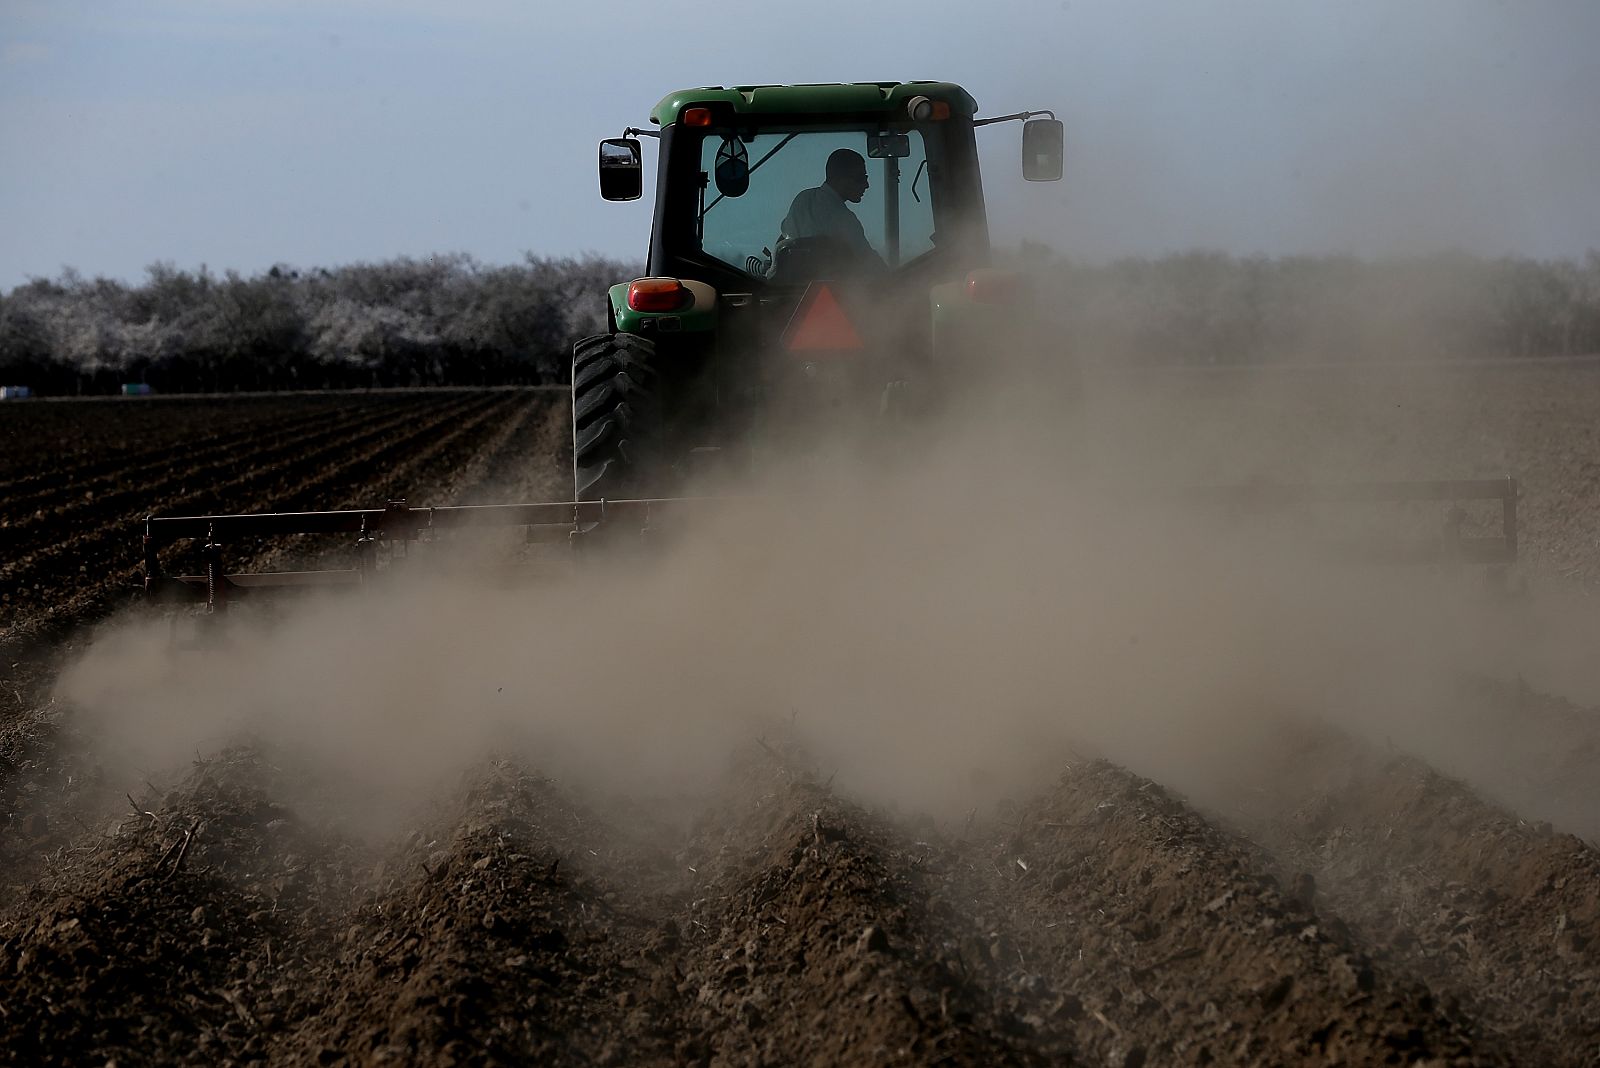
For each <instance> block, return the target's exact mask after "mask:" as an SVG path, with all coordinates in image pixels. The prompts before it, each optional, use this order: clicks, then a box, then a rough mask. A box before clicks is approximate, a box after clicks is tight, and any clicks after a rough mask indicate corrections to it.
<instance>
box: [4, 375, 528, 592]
mask: <svg viewBox="0 0 1600 1068" xmlns="http://www.w3.org/2000/svg"><path fill="white" fill-rule="evenodd" d="M503 403H505V401H504V398H499V397H495V398H474V399H471V400H467V401H464V402H463V403H462V406H461V407H462V409H464V411H460V410H458V409H457V408H455V407H454V406H452V407H451V408H450V409H444V410H441V411H439V412H436V413H433V414H432V415H431V416H430V417H429V418H428V420H427V421H426V422H416V421H413V420H412V419H411V417H410V416H409V415H402V416H398V417H395V418H393V419H388V420H385V421H384V422H383V423H381V424H379V425H378V426H376V427H367V428H364V429H362V430H361V431H359V432H357V433H356V434H355V435H354V436H350V435H341V436H339V437H338V438H337V439H336V440H332V441H328V442H326V443H325V444H324V445H323V446H322V447H321V448H319V449H312V450H309V451H306V452H304V453H299V452H296V453H294V454H292V455H291V456H289V457H287V458H285V459H283V460H282V462H279V463H276V464H265V465H252V466H251V468H250V469H249V470H247V471H246V472H245V473H243V474H241V475H239V476H237V477H236V478H233V479H231V480H228V481H225V482H222V483H219V484H217V485H214V486H209V487H206V488H205V489H203V490H197V491H192V492H186V493H182V494H180V495H178V496H175V497H168V498H166V499H163V500H158V501H154V502H152V508H153V509H155V510H158V511H167V512H181V511H183V510H185V509H202V508H205V507H207V506H208V503H209V502H215V501H219V500H220V501H225V502H228V503H231V504H233V509H232V510H245V509H243V508H241V507H240V505H239V504H238V503H237V498H238V497H239V496H240V495H241V494H245V493H248V494H249V495H250V496H251V498H252V499H253V500H254V501H257V502H259V503H258V504H257V505H256V507H258V508H261V509H267V510H270V509H272V508H279V509H293V508H297V507H305V506H307V505H308V499H309V498H310V495H311V493H312V492H313V491H315V490H317V489H319V488H321V487H324V486H326V485H327V484H328V483H330V482H332V481H334V480H335V479H336V478H339V477H345V478H348V479H351V480H355V481H360V480H362V479H368V478H373V472H374V471H375V470H377V469H378V465H379V463H380V462H382V461H385V460H389V459H391V458H393V459H394V461H395V464H396V467H399V466H400V465H402V464H405V465H412V464H414V462H415V456H412V457H411V458H406V457H405V455H404V454H405V452H406V450H408V449H411V450H415V449H416V448H417V446H416V444H415V443H416V441H418V440H421V439H423V438H424V437H425V435H427V434H429V433H430V432H431V431H432V430H433V429H434V428H436V427H441V426H448V425H449V424H451V423H455V425H454V426H450V427H449V429H447V430H445V431H444V433H443V434H441V435H440V436H439V437H440V438H449V439H452V440H453V439H455V438H457V437H459V436H460V435H462V434H464V433H467V432H469V431H470V430H472V429H474V428H476V427H477V426H478V425H479V424H481V422H482V421H483V420H484V419H486V418H488V417H490V416H491V415H492V413H493V412H494V410H495V408H496V406H497V405H499V404H503ZM397 431H398V432H397ZM436 446H437V439H436V440H435V442H434V443H432V444H430V445H428V446H425V447H424V448H427V449H429V450H431V449H433V448H435V447H436ZM330 461H332V462H330ZM300 472H309V473H308V474H305V475H301V474H300ZM388 473H389V472H388V471H386V472H385V474H388ZM374 481H375V480H374ZM209 506H213V507H214V506H215V505H214V504H213V505H209ZM141 551H142V550H141V549H140V547H139V545H138V542H137V536H136V532H135V531H134V530H133V529H131V527H129V526H128V519H127V517H122V519H121V521H120V522H116V521H115V520H113V521H112V522H111V523H106V524H101V525H100V526H97V527H95V528H93V529H89V530H85V531H84V532H82V533H80V534H78V535H77V536H75V537H72V538H69V539H67V540H66V541H63V542H59V543H57V544H55V545H52V546H51V547H49V548H47V549H42V550H40V551H39V552H37V553H33V554H30V555H29V556H26V557H23V558H21V559H19V560H15V561H12V562H11V563H9V564H7V565H5V566H4V567H0V580H3V581H5V582H6V584H7V586H8V587H9V589H8V592H7V594H6V596H8V597H9V598H10V601H9V602H8V603H7V608H8V610H9V612H10V613H14V614H15V615H14V617H13V618H15V617H16V616H21V615H22V614H23V612H24V610H25V609H27V608H30V607H32V605H31V602H32V601H34V600H35V598H34V597H33V596H31V595H32V593H33V592H34V587H37V588H38V593H39V596H38V598H37V599H38V600H46V601H48V602H49V603H48V604H46V605H44V606H42V607H41V608H39V609H36V613H37V615H39V616H40V617H42V618H43V619H45V620H48V619H50V618H60V617H68V618H72V619H80V618H82V617H83V615H84V613H85V612H87V611H89V610H91V608H92V606H93V605H95V604H99V603H102V602H103V601H104V600H105V598H106V597H107V596H108V595H109V594H110V593H111V592H112V590H114V589H115V588H117V587H131V584H132V582H133V580H134V578H135V576H136V574H137V572H138V570H139V568H140V566H141V565H140V563H139V560H140V558H141ZM63 558H67V559H69V560H70V559H80V558H81V559H83V560H84V561H85V563H84V564H83V565H82V568H87V567H88V566H89V562H93V563H94V564H95V565H96V567H97V569H99V571H100V578H99V579H98V581H97V580H96V579H94V578H89V579H87V581H86V585H85V586H83V587H81V588H80V589H78V590H77V591H76V592H75V593H74V594H72V595H68V596H65V597H62V596H59V594H60V591H59V588H58V587H57V588H53V589H46V588H45V587H46V586H51V587H54V586H55V584H54V583H47V582H46V576H47V575H48V573H49V572H50V571H51V570H52V566H53V565H60V562H61V560H62V559H63ZM54 569H55V570H58V571H59V569H60V568H59V566H55V568H54ZM84 573H85V575H87V572H86V571H85V572H84ZM30 579H32V580H33V581H32V582H31V583H30ZM52 593H54V594H56V596H54V597H52V596H51V594H52Z"/></svg>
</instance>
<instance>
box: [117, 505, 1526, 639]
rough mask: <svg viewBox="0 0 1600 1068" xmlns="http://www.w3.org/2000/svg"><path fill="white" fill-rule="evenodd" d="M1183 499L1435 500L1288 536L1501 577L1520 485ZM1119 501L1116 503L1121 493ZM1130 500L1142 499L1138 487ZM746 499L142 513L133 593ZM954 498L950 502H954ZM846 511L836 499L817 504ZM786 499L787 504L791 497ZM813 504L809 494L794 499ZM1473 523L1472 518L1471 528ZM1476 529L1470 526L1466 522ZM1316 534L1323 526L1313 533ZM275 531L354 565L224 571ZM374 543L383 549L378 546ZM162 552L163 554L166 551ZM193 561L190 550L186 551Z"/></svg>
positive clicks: (229, 598) (163, 594)
mask: <svg viewBox="0 0 1600 1068" xmlns="http://www.w3.org/2000/svg"><path fill="white" fill-rule="evenodd" d="M1163 496H1165V497H1168V498H1171V499H1175V500H1177V501H1178V502H1179V503H1180V504H1182V505H1185V506H1193V507H1196V508H1198V509H1199V510H1200V511H1203V512H1209V513H1211V514H1213V515H1219V516H1222V517H1227V518H1232V519H1238V520H1244V521H1253V520H1256V519H1258V518H1260V517H1264V516H1272V515H1279V514H1291V513H1295V512H1302V513H1303V512H1304V511H1305V510H1306V509H1311V508H1316V507H1318V506H1324V505H1338V506H1345V505H1355V504H1442V505H1445V506H1446V509H1445V514H1444V516H1443V519H1442V521H1441V522H1439V523H1438V524H1437V526H1436V527H1435V529H1434V530H1433V531H1431V532H1428V533H1425V534H1414V535H1412V536H1410V537H1393V536H1366V535H1363V536H1355V537H1349V536H1344V537H1340V536H1332V537H1319V536H1318V534H1319V530H1318V529H1317V528H1315V527H1313V529H1311V530H1307V529H1305V526H1306V522H1305V516H1304V515H1303V514H1302V515H1300V517H1299V522H1300V527H1299V528H1297V533H1296V538H1297V539H1300V540H1305V541H1309V542H1318V543H1320V544H1321V545H1322V546H1323V547H1325V548H1331V549H1333V551H1334V553H1335V555H1338V556H1341V557H1345V558H1355V559H1361V560H1365V561H1373V562H1381V563H1398V564H1471V565H1485V566H1487V567H1488V568H1489V569H1490V572H1491V574H1496V575H1498V574H1503V572H1504V570H1505V568H1507V567H1508V566H1510V565H1511V564H1514V563H1515V562H1516V559H1517V502H1518V499H1519V497H1520V490H1519V488H1518V485H1517V482H1516V480H1515V479H1513V478H1497V479H1478V480H1467V481H1443V482H1368V483H1351V484H1344V485H1291V484H1284V483H1253V484H1247V485H1234V486H1211V487H1191V488H1187V489H1183V490H1180V491H1176V492H1174V493H1171V494H1166V495H1163ZM1124 499H1126V498H1125V497H1124ZM1138 499H1139V500H1142V501H1150V500H1152V499H1153V498H1152V496H1151V495H1147V494H1141V495H1139V498H1138ZM752 500H754V499H752V498H739V497H685V498H665V499H654V500H625V501H558V502H547V503H540V504H491V505H464V506H455V507H444V508H413V507H411V506H410V505H408V504H407V503H406V502H405V501H403V500H401V501H390V502H389V503H388V504H387V505H386V506H384V507H383V508H365V509H350V510H345V511H332V512H259V513H248V514H241V515H210V516H173V517H157V516H151V517H149V518H148V519H146V520H145V528H144V571H145V575H144V590H145V594H146V597H147V598H148V599H149V600H151V601H153V602H158V603H176V604H184V603H187V604H196V603H199V604H204V605H205V606H206V607H207V608H208V609H209V610H210V611H213V612H215V611H225V610H226V609H227V608H228V606H229V604H231V603H232V602H234V601H238V600H243V599H251V598H255V597H259V596H262V595H265V594H273V593H281V592H285V591H293V590H308V589H318V588H339V587H350V588H361V587H365V586H368V585H370V584H372V583H373V582H374V581H376V580H377V578H378V577H379V575H380V573H381V572H383V571H384V570H387V568H385V567H384V566H382V564H383V559H384V558H387V559H388V560H390V561H393V560H394V559H396V558H401V557H404V556H406V555H408V554H409V547H410V546H412V545H416V544H418V543H425V542H431V541H435V540H438V539H440V538H441V536H446V535H449V534H450V533H452V532H457V531H465V530H471V529H484V528H493V527H523V528H526V531H527V539H528V540H529V541H545V542H561V541H566V542H568V543H569V544H571V545H578V544H582V543H590V542H605V541H608V540H611V539H609V538H607V537H606V535H607V534H610V535H619V536H622V537H628V536H631V535H647V534H649V533H650V532H651V531H652V530H653V529H656V528H659V527H661V526H664V525H669V524H676V523H677V522H678V521H680V520H682V519H683V518H686V517H689V516H695V517H702V518H703V517H704V516H705V515H706V513H708V512H713V511H715V510H717V509H718V508H719V507H720V508H726V507H728V506H730V505H734V504H737V503H739V502H740V501H744V502H747V503H748V502H751V501H752ZM958 503H959V502H958ZM1473 504H1477V505H1479V506H1482V505H1485V504H1487V505H1490V506H1498V516H1497V518H1496V519H1495V520H1491V523H1490V525H1491V526H1497V527H1498V531H1497V532H1495V533H1492V534H1487V535H1486V534H1480V533H1474V532H1469V513H1468V512H1467V506H1469V505H1473ZM829 506H836V507H839V508H848V507H849V503H848V500H845V499H838V500H833V501H831V502H830V503H824V504H822V505H821V507H829ZM790 507H797V505H794V504H793V503H791V505H790ZM805 507H806V508H808V509H815V508H817V507H819V502H818V499H816V498H810V499H808V502H807V504H806V506H805ZM1479 525H1480V526H1481V523H1480V524H1479ZM1473 529H1476V528H1473ZM1324 533H1325V532H1324ZM285 535H344V536H347V537H352V538H353V539H354V548H355V560H354V566H351V567H348V568H343V569H334V570H322V571H279V572H265V573H255V574H244V573H234V572H230V571H228V569H227V566H226V555H227V551H228V549H229V547H235V548H237V547H239V546H244V545H247V544H248V543H249V542H250V541H251V539H259V538H269V537H282V536H285ZM179 543H188V544H190V545H191V546H192V547H193V551H195V552H197V553H198V562H199V568H198V569H197V570H196V571H194V572H192V573H188V574H178V573H171V572H169V571H168V570H167V569H166V567H165V566H164V565H163V563H162V555H163V551H164V550H167V549H169V548H171V547H173V546H176V545H179ZM380 548H381V549H383V550H385V551H384V552H383V553H380ZM168 555H169V556H170V555H171V554H170V553H169V554H168ZM189 558H190V559H193V558H194V557H193V555H192V554H191V556H190V557H189Z"/></svg>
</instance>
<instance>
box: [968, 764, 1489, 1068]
mask: <svg viewBox="0 0 1600 1068" xmlns="http://www.w3.org/2000/svg"><path fill="white" fill-rule="evenodd" d="M976 841H979V842H981V843H982V845H981V846H978V847H977V848H972V847H969V848H968V850H967V851H966V852H965V853H958V855H957V861H956V863H957V864H959V866H960V867H959V869H958V870H959V876H958V877H957V878H956V879H954V880H953V883H954V886H955V887H956V889H957V892H962V891H965V892H967V893H970V894H971V898H972V906H971V907H972V908H973V909H974V910H975V911H976V912H977V913H978V914H979V915H981V916H982V917H983V918H984V920H985V921H986V922H987V924H988V925H989V926H990V930H991V932H992V933H991V935H990V939H991V941H990V943H989V944H990V950H991V956H992V958H993V959H994V961H995V963H996V966H997V967H999V968H1001V969H1004V970H1007V971H1009V972H1011V973H1012V974H1013V976H1014V977H1015V978H1014V979H1013V982H1018V981H1020V982H1021V984H1022V987H1023V989H1024V990H1025V991H1026V990H1027V989H1029V988H1031V987H1032V986H1034V985H1039V986H1042V987H1043V988H1044V989H1046V990H1048V991H1050V992H1051V993H1052V995H1053V996H1055V998H1056V999H1057V1000H1055V1001H1053V1002H1050V1003H1048V1004H1044V1005H1041V1006H1039V1007H1038V1008H1036V1009H1035V1011H1036V1012H1039V1013H1041V1014H1045V1015H1048V1016H1049V1017H1050V1018H1052V1019H1062V1018H1064V1019H1066V1020H1069V1021H1071V1022H1072V1028H1073V1033H1074V1035H1075V1037H1076V1041H1077V1043H1078V1045H1079V1046H1080V1048H1081V1049H1083V1050H1084V1051H1085V1052H1086V1053H1089V1054H1092V1056H1094V1057H1095V1058H1097V1059H1101V1060H1103V1061H1104V1063H1110V1064H1116V1065H1142V1064H1147V1063H1148V1064H1197V1065H1198V1064H1211V1063H1222V1064H1282V1063H1291V1062H1292V1063H1324V1062H1331V1063H1358V1064H1381V1063H1396V1062H1398V1063H1413V1062H1416V1061H1423V1060H1426V1061H1428V1062H1429V1063H1450V1064H1504V1063H1511V1061H1512V1060H1513V1058H1512V1056H1511V1050H1510V1049H1509V1048H1506V1047H1497V1046H1495V1045H1492V1044H1483V1043H1480V1042H1478V1041H1476V1040H1475V1036H1474V1035H1473V1033H1472V1029H1471V1026H1470V1023H1469V1022H1468V1021H1465V1020H1463V1019H1460V1018H1458V1017H1455V1016H1452V1015H1451V1014H1450V1013H1449V1012H1447V1011H1446V1010H1445V1009H1444V1007H1442V1006H1441V1005H1440V1004H1439V1003H1438V1001H1437V1000H1436V999H1435V997H1434V996H1433V994H1432V993H1431V992H1430V991H1429V990H1428V989H1427V988H1426V987H1425V986H1423V985H1421V984H1419V983H1416V982H1414V981H1412V980H1411V979H1410V978H1409V977H1408V976H1407V975H1405V974H1404V973H1399V972H1396V971H1393V970H1389V969H1386V968H1385V967H1384V966H1383V965H1382V964H1381V963H1377V962H1374V961H1373V960H1371V959H1369V957H1368V955H1367V954H1366V953H1365V952H1364V951H1363V949H1362V948H1361V946H1360V943H1358V942H1356V941H1355V940H1354V939H1352V937H1351V936H1350V934H1349V932H1348V931H1347V930H1346V929H1345V927H1344V925H1343V924H1342V923H1341V922H1340V921H1339V919H1338V918H1337V917H1336V916H1329V915H1321V914H1319V913H1318V912H1317V910H1316V908H1315V907H1314V906H1313V904H1312V903H1311V902H1310V900H1309V896H1308V892H1307V891H1306V890H1305V889H1304V888H1303V887H1291V888H1289V889H1283V888H1281V887H1280V886H1279V884H1278V883H1277V881H1276V880H1275V879H1274V878H1273V877H1272V876H1271V875H1270V874H1269V867H1270V865H1269V863H1268V862H1267V860H1266V858H1264V857H1262V856H1261V855H1260V854H1259V853H1258V852H1257V851H1255V850H1253V849H1252V848H1250V847H1249V846H1248V845H1247V844H1246V843H1244V842H1242V841H1240V840H1238V839H1234V838H1231V837H1229V836H1228V835H1226V834H1224V833H1223V832H1221V831H1219V830H1218V829H1216V828H1215V827H1213V826H1212V825H1211V824H1210V823H1209V822H1208V821H1207V820H1205V819H1204V818H1203V817H1201V816H1200V815H1199V814H1197V813H1196V812H1195V811H1193V810H1192V809H1190V808H1189V807H1188V806H1187V805H1186V804H1185V803H1183V802H1182V801H1181V800H1179V799H1178V798H1176V797H1173V796H1172V795H1170V794H1168V793H1167V792H1166V791H1165V790H1163V789H1162V788H1161V787H1160V786H1159V785H1157V784H1156V783H1154V782H1151V781H1149V780H1146V779H1141V778H1139V777H1137V776H1135V775H1132V774H1130V773H1129V772H1127V771H1124V770H1123V769H1121V768H1118V767H1116V766H1114V765H1111V764H1108V763H1105V762H1103V761H1087V762H1084V763H1080V764H1074V765H1073V766H1071V767H1070V768H1069V769H1068V770H1067V771H1066V772H1065V773H1064V774H1063V775H1062V776H1061V779H1060V781H1059V782H1058V783H1057V784H1056V786H1055V787H1054V788H1053V789H1051V790H1049V791H1048V792H1046V793H1044V794H1043V795H1041V796H1039V797H1036V798H1034V799H1033V800H1031V801H1029V802H1027V803H1026V804H1024V805H1022V806H1021V807H1020V808H1017V809H1016V810H1015V811H1014V812H1011V811H1008V812H1007V813H1006V814H1005V817H1004V818H1003V819H1002V820H1000V821H999V822H998V823H997V824H996V825H993V826H991V827H990V828H988V829H987V831H985V832H983V833H982V834H981V835H980V836H979V837H978V838H977V839H976Z"/></svg>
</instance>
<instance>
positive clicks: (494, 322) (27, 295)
mask: <svg viewBox="0 0 1600 1068" xmlns="http://www.w3.org/2000/svg"><path fill="white" fill-rule="evenodd" d="M637 273H639V272H638V270H637V268H636V267H635V266H633V265H631V264H625V263H620V262H617V261H613V260H608V259H603V258H600V257H596V256H588V257H579V258H564V259H552V258H545V257H539V256H533V255H529V256H527V257H525V258H524V259H523V261H522V262H521V263H517V264H512V265H509V266H497V267H491V266H486V265H484V264H481V263H479V262H477V261H476V260H474V259H473V258H472V257H470V256H466V255H448V256H430V257H427V258H424V259H412V258H409V257H403V258H400V259H395V260H389V261H387V262H383V263H358V264H352V265H349V266H345V267H339V268H335V269H332V270H329V269H318V270H310V271H299V270H294V269H292V268H288V267H283V266H279V267H273V268H272V269H271V270H269V271H266V272H265V273H262V274H259V275H256V276H254V277H244V276H242V275H240V274H239V273H238V272H236V271H227V272H225V273H224V274H222V275H220V276H218V275H216V274H213V273H212V272H210V271H208V270H206V269H205V268H203V267H202V268H201V269H200V270H198V271H183V270H178V269H177V268H175V267H173V266H172V265H170V264H166V263H157V264H155V265H153V266H151V267H149V268H147V270H146V272H145V279H144V281H143V283H142V284H140V285H127V284H124V283H122V282H119V281H116V280H114V279H108V278H94V279H87V278H84V277H82V276H81V275H80V274H78V273H77V272H76V271H73V270H70V269H68V270H66V271H63V272H62V273H61V275H60V276H59V277H57V278H53V279H46V278H35V279H32V280H30V281H29V282H27V283H25V284H24V285H21V286H18V287H16V288H15V289H13V290H12V291H11V292H10V293H8V294H5V295H4V296H0V383H3V384H16V385H26V386H29V387H31V388H32V389H33V391H34V392H35V393H37V394H41V395H42V394H72V393H114V392H116V391H118V390H119V389H120V388H121V386H122V385H123V384H124V383H145V384H148V385H149V386H150V387H151V388H152V389H154V390H156V391H158V392H197V391H205V392H216V391H229V390H253V389H268V390H273V389H324V388H352V387H356V388H359V387H373V386H423V385H512V384H537V383H546V382H556V381H560V380H561V379H562V377H563V376H564V375H565V374H566V373H567V349H568V346H569V345H570V342H571V339H572V338H573V337H576V336H582V335H583V334H589V333H595V332H598V331H601V330H604V329H605V323H606V305H605V292H606V288H607V287H608V286H610V285H612V284H613V283H615V282H617V281H619V280H625V279H627V278H630V277H633V276H634V275H636V274H637Z"/></svg>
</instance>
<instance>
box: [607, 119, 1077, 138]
mask: <svg viewBox="0 0 1600 1068" xmlns="http://www.w3.org/2000/svg"><path fill="white" fill-rule="evenodd" d="M1050 117H1051V118H1052V119H1053V118H1055V116H1054V115H1052V116H1050ZM622 136H623V137H660V136H661V131H660V130H641V129H638V128H637V127H634V126H629V127H628V128H627V129H626V130H623V131H622Z"/></svg>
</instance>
